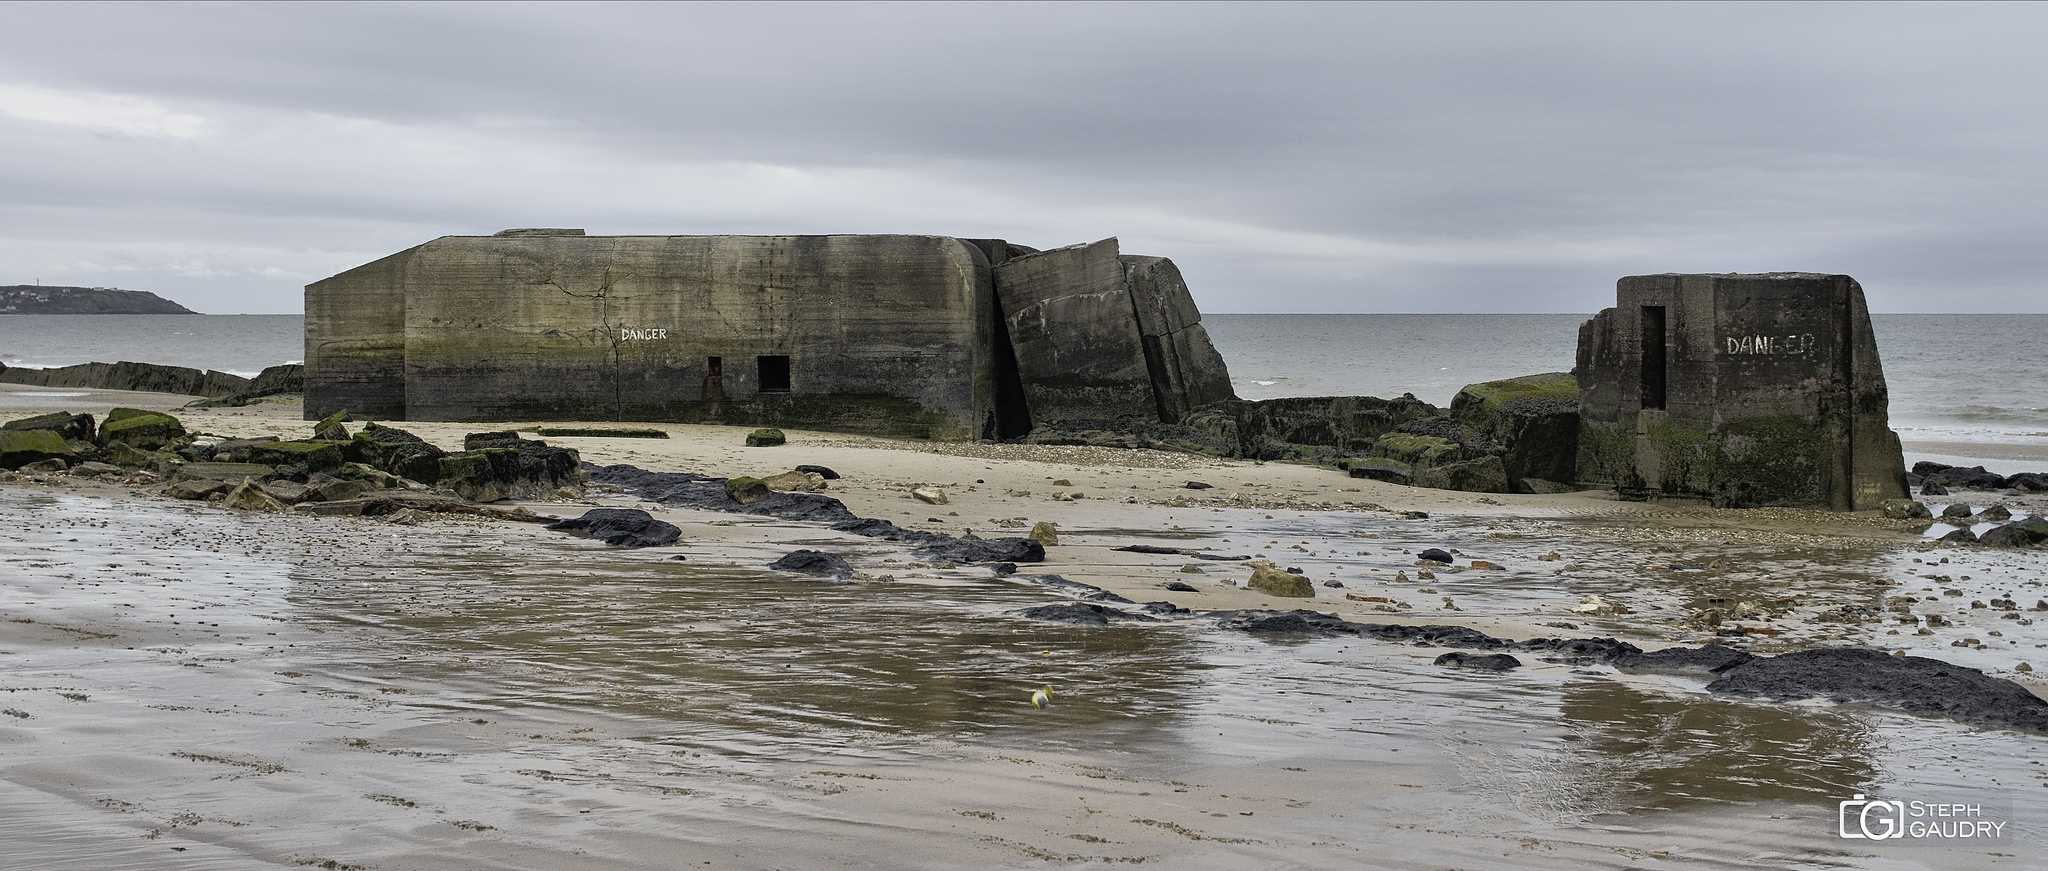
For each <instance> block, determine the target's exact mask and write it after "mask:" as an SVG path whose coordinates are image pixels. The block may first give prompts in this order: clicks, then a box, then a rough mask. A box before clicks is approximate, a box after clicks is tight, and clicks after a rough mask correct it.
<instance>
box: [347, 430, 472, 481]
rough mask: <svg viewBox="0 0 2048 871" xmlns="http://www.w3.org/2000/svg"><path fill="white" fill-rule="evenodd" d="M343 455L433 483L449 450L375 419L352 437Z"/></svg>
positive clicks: (355, 461)
mask: <svg viewBox="0 0 2048 871" xmlns="http://www.w3.org/2000/svg"><path fill="white" fill-rule="evenodd" d="M342 455H343V456H344V457H345V458H346V459H347V460H348V461H349V462H351V463H361V464H363V465H365V466H368V467H370V468H372V469H376V470H378V471H380V472H386V473H389V474H392V475H397V476H398V477H400V478H406V479H409V480H413V481H420V482H424V483H428V484H432V483H434V482H435V481H436V480H437V478H438V475H439V470H440V462H441V458H442V457H444V456H447V455H448V452H447V451H444V450H441V449H440V448H439V447H437V446H435V445H433V444H430V443H428V442H427V440H426V439H423V438H420V437H419V436H416V435H413V434H412V433H409V432H406V431H405V430H402V429H397V428H395V427H388V426H383V425H381V424H378V423H376V422H374V421H373V422H370V423H366V424H364V425H363V428H362V430H361V431H360V432H357V433H356V434H355V436H354V437H353V438H350V439H349V443H348V447H347V448H345V449H344V450H343V451H342Z"/></svg>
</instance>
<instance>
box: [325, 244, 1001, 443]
mask: <svg viewBox="0 0 2048 871" xmlns="http://www.w3.org/2000/svg"><path fill="white" fill-rule="evenodd" d="M989 293H990V290H989V280H988V267H987V261H986V257H985V256H984V255H983V254H982V253H981V252H980V250H979V249H977V248H976V247H974V246H972V245H969V244H967V243H965V242H961V241H960V240H957V239H950V238H945V237H939V236H628V237H602V236H595V237H594V236H580V235H551V234H526V233H522V234H516V235H509V236H497V237H444V238H441V239H437V240H435V241H433V242H429V243H427V244H425V245H421V246H419V247H417V248H413V249H410V250H408V251H404V252H400V253H399V254H396V255H393V256H391V257H387V258H385V259H383V260H379V261H377V262H375V263H371V264H368V265H366V266H362V267H359V268H357V269H354V270H350V271H349V272H346V273H343V274H341V275H338V276H335V277H333V278H330V279H327V280H325V281H321V282H316V283H314V284H312V285H309V286H308V287H307V289H306V300H307V305H306V337H307V338H306V342H307V347H306V354H307V374H306V394H307V396H306V414H307V415H308V416H309V418H318V417H324V416H325V415H327V414H329V413H332V412H334V411H337V410H341V409H344V408H345V409H348V410H349V411H351V412H352V413H354V414H355V415H357V416H358V417H386V418H390V417H405V418H413V419H421V420H506V419H522V418H534V417H561V416H571V417H586V418H591V419H604V418H612V419H622V420H675V421H686V422H714V421H715V422H728V423H739V422H745V423H756V424H771V425H796V424H801V425H805V426H810V427H815V428H824V429H848V430H856V431H864V432H878V433H886V434H892V435H902V436H912V437H926V438H946V439H959V438H972V437H975V436H978V435H981V434H982V431H983V430H984V429H992V428H993V416H992V414H991V413H990V408H991V407H992V402H993V396H992V395H989V394H990V393H991V392H992V388H991V387H989V385H990V384H992V376H991V375H990V373H989V370H990V367H991V366H992V361H991V360H990V359H989V348H990V346H991V342H990V330H991V327H992V321H993V305H992V301H991V300H990V299H989V298H988V295H989ZM764 358H766V359H764ZM714 359H715V360H717V361H718V362H717V367H716V368H715V369H714V368H713V365H712V361H713V360H714Z"/></svg>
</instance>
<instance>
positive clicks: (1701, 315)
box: [1573, 272, 1906, 511]
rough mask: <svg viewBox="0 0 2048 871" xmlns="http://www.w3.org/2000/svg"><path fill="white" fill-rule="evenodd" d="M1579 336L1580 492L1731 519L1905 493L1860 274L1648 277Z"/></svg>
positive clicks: (1866, 503)
mask: <svg viewBox="0 0 2048 871" xmlns="http://www.w3.org/2000/svg"><path fill="white" fill-rule="evenodd" d="M1616 297H1617V298H1616V300H1615V302H1616V305H1615V307H1614V308H1610V309H1606V310H1604V311H1601V312H1600V313H1599V314H1598V315H1596V316H1594V318H1593V319H1592V320H1590V321H1587V322H1586V324H1585V325H1584V326H1582V327H1580V328H1579V351H1578V365H1577V367H1576V368H1575V369H1574V370H1573V375H1574V376H1576V377H1577V379H1578V383H1579V387H1580V391H1581V392H1580V409H1579V413H1580V433H1579V442H1578V478H1579V480H1580V481H1581V482H1584V483H1597V484H1606V485H1612V486H1615V487H1616V488H1617V489H1619V490H1620V491H1621V492H1622V493H1623V494H1624V495H1636V496H1652V495H1665V496H1679V497H1693V498H1701V499H1705V500H1708V501H1710V502H1711V503H1712V504H1714V505H1716V506H1719V507H1736V508H1741V507H1752V506H1768V505H1801V506H1816V507H1829V508H1834V509H1836V510H1843V511H1861V510H1866V509H1872V508H1876V507H1878V505H1879V503H1880V502H1882V501H1883V500H1885V499H1894V498H1903V497H1904V496H1905V495H1906V480H1905V463H1904V461H1903V458H1902V455H1901V453H1900V447H1899V438H1898V436H1897V435H1896V434H1894V433H1893V432H1892V431H1891V429H1890V424H1889V421H1888V419H1887V396H1886V392H1885V383H1884V369H1883V366H1882V365H1881V364H1880V363H1879V361H1878V356H1877V342H1876V340H1875V338H1874V337H1873V336H1872V335H1871V330H1870V314H1869V312H1868V311H1867V310H1866V309H1865V308H1864V302H1863V288H1862V287H1861V286H1860V285H1858V284H1857V283H1856V280H1855V279H1853V278H1850V277H1849V276H1846V275H1817V274H1812V273H1799V272H1791V273H1770V274H1764V275H1634V276H1629V277H1626V278H1623V279H1621V280H1620V282H1618V284H1617V288H1616Z"/></svg>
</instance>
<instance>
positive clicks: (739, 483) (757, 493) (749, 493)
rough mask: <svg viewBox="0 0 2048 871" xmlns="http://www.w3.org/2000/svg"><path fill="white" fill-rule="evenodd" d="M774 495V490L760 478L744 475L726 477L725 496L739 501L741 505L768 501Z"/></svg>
mask: <svg viewBox="0 0 2048 871" xmlns="http://www.w3.org/2000/svg"><path fill="white" fill-rule="evenodd" d="M774 495H775V493H774V491H772V490H769V489H768V485H767V484H765V483H762V481H761V479H759V478H753V477H748V476H745V475H742V476H740V477H737V478H727V479H725V498H727V499H731V500H732V501H734V502H738V503H739V504H741V505H752V504H754V503H756V502H766V501H768V499H769V498H770V497H773V496H774Z"/></svg>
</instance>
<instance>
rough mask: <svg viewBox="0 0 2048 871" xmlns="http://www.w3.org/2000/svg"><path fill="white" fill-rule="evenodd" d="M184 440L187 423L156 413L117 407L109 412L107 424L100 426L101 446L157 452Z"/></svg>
mask: <svg viewBox="0 0 2048 871" xmlns="http://www.w3.org/2000/svg"><path fill="white" fill-rule="evenodd" d="M123 412H128V413H126V414H124V413H123ZM117 415H118V416H117ZM184 437H185V425H184V424H183V423H180V422H179V421H178V419H177V418H175V417H172V416H170V415H168V414H159V413H157V412H154V411H138V410H136V409H133V408H116V409H114V410H113V411H110V412H108V413H107V422H106V423H103V424H101V425H100V444H102V445H107V446H112V445H116V444H127V445H133V446H135V447H137V448H141V449H143V450H154V449H156V448H160V447H163V446H165V445H168V444H171V443H172V442H175V441H178V440H179V439H182V438H184Z"/></svg>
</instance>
